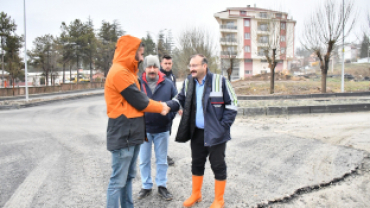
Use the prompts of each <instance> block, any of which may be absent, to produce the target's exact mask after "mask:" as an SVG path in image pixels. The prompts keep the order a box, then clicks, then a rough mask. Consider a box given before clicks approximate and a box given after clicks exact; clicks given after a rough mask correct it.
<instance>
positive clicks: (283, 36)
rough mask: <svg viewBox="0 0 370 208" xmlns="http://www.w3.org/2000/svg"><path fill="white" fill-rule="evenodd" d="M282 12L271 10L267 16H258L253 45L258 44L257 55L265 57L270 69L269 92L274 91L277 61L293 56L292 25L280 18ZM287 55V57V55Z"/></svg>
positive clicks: (272, 92)
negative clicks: (255, 37)
mask: <svg viewBox="0 0 370 208" xmlns="http://www.w3.org/2000/svg"><path fill="white" fill-rule="evenodd" d="M282 16H283V13H282V12H280V11H272V12H270V13H269V14H268V16H265V17H260V18H258V26H257V29H256V30H257V31H256V30H254V31H252V32H253V35H254V36H256V35H257V37H258V38H257V39H254V40H253V42H254V43H253V45H255V46H258V48H257V50H255V51H257V56H262V57H264V58H266V61H267V63H268V68H269V69H270V94H274V92H275V68H276V66H277V65H278V63H279V62H283V60H286V59H287V58H289V57H293V56H294V54H293V50H292V48H293V44H294V26H292V23H291V22H290V21H288V20H287V19H283V18H281V17H282ZM288 56H289V57H288Z"/></svg>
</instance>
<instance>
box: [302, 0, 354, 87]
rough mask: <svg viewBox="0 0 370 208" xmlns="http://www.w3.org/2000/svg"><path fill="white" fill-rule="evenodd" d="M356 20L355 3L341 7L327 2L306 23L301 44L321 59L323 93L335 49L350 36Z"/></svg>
mask: <svg viewBox="0 0 370 208" xmlns="http://www.w3.org/2000/svg"><path fill="white" fill-rule="evenodd" d="M343 8H344V9H343ZM355 19H356V18H355V16H354V10H353V1H350V2H348V3H345V5H343V3H342V4H340V5H339V4H337V2H334V1H333V0H327V1H324V2H323V3H322V5H321V6H319V7H318V8H317V9H316V10H315V12H314V13H313V14H312V15H311V17H310V18H309V19H308V20H307V21H306V22H305V26H304V32H303V34H302V40H301V43H302V45H303V46H304V47H305V48H306V49H307V50H310V51H312V52H314V53H316V55H317V57H318V58H319V61H320V69H321V92H322V93H326V76H327V73H328V69H329V61H330V57H331V54H332V51H333V48H334V47H335V45H336V44H340V43H339V42H338V41H339V40H341V39H342V38H345V37H346V36H348V34H349V33H350V31H351V30H352V28H353V25H354V23H355ZM344 27H345V28H346V29H345V31H343V30H344ZM343 32H344V35H343Z"/></svg>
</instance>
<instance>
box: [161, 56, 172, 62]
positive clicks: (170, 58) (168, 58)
mask: <svg viewBox="0 0 370 208" xmlns="http://www.w3.org/2000/svg"><path fill="white" fill-rule="evenodd" d="M163 59H166V60H172V57H171V56H170V55H164V56H163V57H162V59H161V61H163Z"/></svg>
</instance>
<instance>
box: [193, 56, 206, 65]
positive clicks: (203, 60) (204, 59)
mask: <svg viewBox="0 0 370 208" xmlns="http://www.w3.org/2000/svg"><path fill="white" fill-rule="evenodd" d="M197 56H199V57H201V58H203V59H202V64H207V65H208V59H207V57H206V56H204V55H203V54H195V55H192V56H191V57H190V59H192V58H195V57H197Z"/></svg>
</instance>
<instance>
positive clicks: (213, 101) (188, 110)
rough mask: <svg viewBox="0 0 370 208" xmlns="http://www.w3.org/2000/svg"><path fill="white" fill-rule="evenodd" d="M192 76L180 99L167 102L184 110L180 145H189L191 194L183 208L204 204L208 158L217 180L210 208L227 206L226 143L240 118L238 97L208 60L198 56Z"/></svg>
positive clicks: (193, 58)
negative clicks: (232, 128)
mask: <svg viewBox="0 0 370 208" xmlns="http://www.w3.org/2000/svg"><path fill="white" fill-rule="evenodd" d="M189 68H190V75H189V76H188V77H187V78H186V79H185V81H184V84H183V87H182V89H181V91H180V92H179V94H178V95H177V97H176V98H175V99H173V100H171V101H167V104H168V106H169V107H170V108H171V111H177V110H178V109H179V107H180V106H181V107H183V108H184V112H183V115H182V117H181V121H180V125H179V129H178V131H177V135H176V139H175V140H176V141H177V142H186V141H189V140H190V141H191V142H190V147H191V157H192V164H191V172H192V175H193V176H192V186H193V188H192V194H191V196H190V197H189V198H188V199H187V200H185V201H184V203H183V205H184V207H192V206H193V205H194V204H195V203H197V202H200V201H201V200H202V194H201V189H202V184H203V175H204V169H205V163H206V161H207V157H208V159H209V161H210V163H211V169H212V171H213V173H214V176H215V199H214V201H213V203H212V205H211V208H222V207H224V206H225V201H224V192H225V187H226V178H227V167H226V162H225V154H226V143H227V142H228V141H229V140H230V139H231V137H230V127H231V125H232V124H233V122H234V120H235V117H236V114H237V109H238V108H237V104H238V102H237V97H236V94H235V92H234V89H233V88H232V86H231V84H230V82H229V81H228V80H227V79H225V78H224V77H223V76H222V75H219V74H213V73H211V72H210V71H209V69H208V60H207V58H206V57H205V56H203V55H201V54H197V55H194V56H192V57H191V59H190V64H189Z"/></svg>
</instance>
